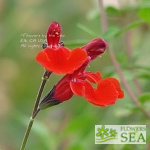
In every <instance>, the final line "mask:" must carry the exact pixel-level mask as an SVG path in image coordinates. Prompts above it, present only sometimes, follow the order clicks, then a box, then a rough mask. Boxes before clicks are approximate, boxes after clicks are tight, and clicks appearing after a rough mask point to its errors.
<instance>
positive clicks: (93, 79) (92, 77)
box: [85, 72, 102, 83]
mask: <svg viewBox="0 0 150 150" xmlns="http://www.w3.org/2000/svg"><path fill="white" fill-rule="evenodd" d="M85 74H86V75H87V80H89V81H90V82H92V83H98V82H99V81H100V80H101V79H102V77H101V75H100V73H99V72H96V73H93V72H85Z"/></svg>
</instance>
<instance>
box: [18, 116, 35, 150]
mask: <svg viewBox="0 0 150 150" xmlns="http://www.w3.org/2000/svg"><path fill="white" fill-rule="evenodd" d="M33 122H34V119H33V118H32V117H31V118H30V121H29V124H28V127H27V130H26V133H25V135H24V138H23V142H22V145H21V148H20V150H24V148H25V146H26V143H27V140H28V137H29V134H30V131H31V128H32V125H33Z"/></svg>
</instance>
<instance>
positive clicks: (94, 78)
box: [40, 38, 124, 109]
mask: <svg viewBox="0 0 150 150" xmlns="http://www.w3.org/2000/svg"><path fill="white" fill-rule="evenodd" d="M82 49H84V50H85V51H86V52H87V54H88V57H87V59H86V61H85V62H84V63H83V64H82V66H81V67H79V68H78V69H77V70H75V71H74V72H73V73H72V74H67V75H65V76H64V77H63V78H62V79H61V80H60V81H59V82H58V83H57V84H56V85H55V87H54V89H53V91H51V92H50V93H48V96H46V97H45V98H44V99H43V100H42V101H41V104H40V108H41V109H43V108H45V106H46V107H47V105H49V106H51V104H52V101H54V100H55V101H56V102H57V103H61V102H63V101H66V100H69V99H70V98H71V97H72V96H73V94H75V95H77V96H83V97H84V98H85V99H86V100H88V101H89V102H90V103H92V104H94V105H97V106H108V105H112V104H114V103H115V102H116V100H117V99H118V98H123V97H124V92H123V91H122V90H121V88H120V83H119V81H118V80H117V79H115V78H106V79H102V77H101V74H100V73H99V72H96V73H92V72H86V71H84V70H85V68H86V67H87V66H88V64H89V63H90V61H91V60H93V59H95V58H96V57H97V56H99V55H100V54H102V53H103V52H104V51H105V49H106V42H105V41H104V40H102V39H100V38H98V39H94V40H92V41H91V42H90V43H89V44H87V45H85V46H83V47H82ZM92 84H96V88H94V87H93V86H92Z"/></svg>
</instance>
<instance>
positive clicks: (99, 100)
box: [93, 79, 119, 106]
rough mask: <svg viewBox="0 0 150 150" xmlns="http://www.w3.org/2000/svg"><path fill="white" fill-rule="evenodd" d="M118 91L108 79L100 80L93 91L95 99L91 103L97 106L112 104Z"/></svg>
mask: <svg viewBox="0 0 150 150" xmlns="http://www.w3.org/2000/svg"><path fill="white" fill-rule="evenodd" d="M118 95H119V93H118V91H117V90H116V87H115V86H114V84H113V83H112V82H111V81H109V80H106V79H105V80H101V81H99V83H98V86H97V89H96V91H95V96H96V99H95V101H94V102H93V104H95V105H98V106H107V105H111V104H114V103H115V102H116V100H117V98H118Z"/></svg>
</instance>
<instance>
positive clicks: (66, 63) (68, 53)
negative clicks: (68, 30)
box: [36, 22, 87, 74]
mask: <svg viewBox="0 0 150 150" xmlns="http://www.w3.org/2000/svg"><path fill="white" fill-rule="evenodd" d="M60 36H61V27H60V25H59V24H58V23H57V22H52V23H51V24H50V26H49V28H48V31H47V43H48V46H47V47H46V48H45V49H44V50H42V51H41V52H39V53H38V54H37V56H36V61H37V62H38V63H40V64H41V65H42V66H43V67H44V68H45V69H46V70H48V71H50V72H54V73H56V74H63V73H65V74H66V73H72V72H73V71H74V70H76V69H78V68H79V67H80V66H81V65H82V64H83V63H84V62H85V60H86V59H87V53H86V51H84V50H83V49H81V48H75V49H73V50H69V49H68V48H66V47H64V46H61V44H59V41H60Z"/></svg>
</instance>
